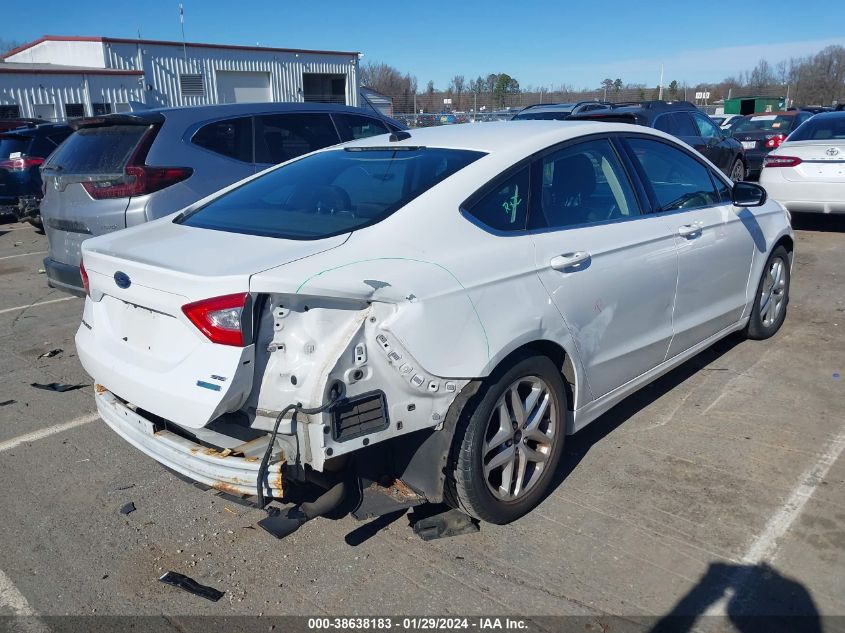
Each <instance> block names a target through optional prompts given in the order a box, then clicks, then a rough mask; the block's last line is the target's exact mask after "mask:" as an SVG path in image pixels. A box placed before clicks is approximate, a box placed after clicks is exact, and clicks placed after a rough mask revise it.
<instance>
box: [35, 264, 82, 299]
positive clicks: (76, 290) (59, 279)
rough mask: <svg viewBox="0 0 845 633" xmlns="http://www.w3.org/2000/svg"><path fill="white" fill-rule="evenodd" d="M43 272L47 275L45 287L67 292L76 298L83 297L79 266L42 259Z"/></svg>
mask: <svg viewBox="0 0 845 633" xmlns="http://www.w3.org/2000/svg"><path fill="white" fill-rule="evenodd" d="M44 271H45V272H46V273H47V285H48V286H50V287H51V288H57V289H58V290H63V291H64V292H69V293H70V294H72V295H76V296H77V297H84V296H85V290H84V288H83V287H82V275H81V274H80V273H79V266H71V265H69V264H62V263H61V262H57V261H56V260H55V259H51V258H50V257H45V258H44Z"/></svg>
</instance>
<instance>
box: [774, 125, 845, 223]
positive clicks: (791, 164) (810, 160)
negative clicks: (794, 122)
mask: <svg viewBox="0 0 845 633" xmlns="http://www.w3.org/2000/svg"><path fill="white" fill-rule="evenodd" d="M760 184H761V185H762V186H763V187H764V188H765V189H766V191H767V192H768V194H769V196H770V197H772V198H774V199H775V200H777V201H778V202H780V203H781V204H783V205H784V206H785V207H786V208H787V209H789V211H790V212H793V213H800V212H808V213H845V112H826V113H822V114H817V115H816V116H814V117H813V118H812V119H810V120H808V121H807V122H805V123H804V124H803V125H801V127H799V128H798V129H797V130H795V131H794V132H793V133H792V134H790V135H789V136H788V137H787V139H786V141H784V142H783V143H781V145H780V147H778V148H777V149H776V150H774V151H772V152H770V153H769V155H768V156H766V158H765V159H764V160H763V170H762V171H761V172H760Z"/></svg>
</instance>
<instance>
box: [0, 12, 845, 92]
mask: <svg viewBox="0 0 845 633" xmlns="http://www.w3.org/2000/svg"><path fill="white" fill-rule="evenodd" d="M183 5H184V10H185V37H186V39H187V41H189V42H191V41H194V42H213V43H220V44H244V45H255V44H259V45H262V46H277V47H289V48H313V49H327V50H335V49H336V50H343V51H360V52H361V53H363V55H364V56H363V58H362V61H363V62H367V61H378V62H385V63H388V64H390V65H392V66H395V67H396V68H398V69H399V70H401V71H402V72H403V73H404V72H408V73H411V74H412V75H416V77H417V79H418V82H419V86H420V90H423V89H424V87H425V85H426V83H427V82H428V81H429V80H433V81H434V83H435V86H436V87H437V88H445V87H447V86H448V83H449V81H450V80H451V78H452V77H453V76H454V75H457V74H462V75H464V76H465V77H466V80H467V81H469V79H470V78H472V77H477V76H486V75H488V74H490V73H502V72H505V73H508V74H509V75H511V76H512V77H515V78H516V79H517V80H518V81H519V83H520V85H521V86H522V87H528V86H534V87H540V86H545V87H551V86H554V87H557V86H560V85H568V86H572V87H573V88H576V89H579V88H597V87H598V86H599V84H600V83H601V81H602V80H603V79H604V78H606V77H608V78H611V79H616V78H617V77H618V78H620V79H622V81H623V82H625V83H644V84H647V85H649V86H653V85H656V84H657V82H658V80H659V77H660V65H661V64H663V65H664V69H665V83H667V84H668V83H669V82H670V81H671V80H673V79H675V80H677V81H678V82H679V83H684V82H686V83H687V84H690V85H694V84H696V83H699V82H713V81H719V80H721V79H724V78H725V77H727V76H730V75H735V74H737V73H739V72H740V71H742V70H746V69H748V70H750V69H751V68H753V66H754V65H755V64H756V63H757V61H758V60H759V59H761V58H766V59H767V60H769V61H770V62H772V63H776V62H778V61H780V60H782V59H787V58H789V57H791V56H804V55H808V54H812V53H815V52H817V51H818V50H820V49H821V48H823V47H824V46H827V45H829V44H839V45H843V46H845V0H804V2H801V3H796V2H794V0H768V1H767V2H746V1H744V0H734V1H733V2H722V1H721V0H717V1H713V0H709V1H705V2H690V1H689V0H671V1H664V2H660V1H655V0H626V1H618V0H602V1H600V2H598V1H593V2H591V1H589V0H587V1H586V2H585V1H584V0H579V1H574V2H560V1H556V0H546V1H545V2H537V1H534V0H509V1H508V2H503V3H498V2H494V1H493V0H486V1H485V2H480V1H476V0H438V1H435V2H432V1H428V2H425V1H421V0H417V1H416V2H412V1H405V2H395V1H394V2H390V3H386V2H374V1H371V0H354V1H352V0H345V1H335V0H322V1H315V0H310V1H308V2H303V1H301V0H300V1H299V2H281V1H280V2H269V1H257V0H241V1H240V2H232V1H231V0H227V1H225V2H224V1H223V0H183ZM139 31H140V33H141V37H143V38H147V39H164V40H180V39H181V31H180V25H179V2H178V0H177V1H171V0H167V1H163V0H141V1H140V2H139V1H137V0H136V1H135V2H131V3H130V2H123V1H120V0H111V1H110V2H105V1H102V0H77V1H76V2H73V3H69V2H67V0H62V1H57V0H40V1H39V2H38V8H37V10H33V9H32V5H30V4H29V3H24V2H7V3H4V7H3V10H2V19H0V39H2V40H7V41H8V40H18V41H30V40H33V39H36V38H38V37H40V36H42V35H45V34H50V35H98V36H99V35H102V36H111V37H137V36H138V32H139Z"/></svg>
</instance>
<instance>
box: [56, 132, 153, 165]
mask: <svg viewBox="0 0 845 633" xmlns="http://www.w3.org/2000/svg"><path fill="white" fill-rule="evenodd" d="M148 129H149V127H148V126H144V125H113V126H108V127H95V128H84V129H81V130H78V131H77V132H76V133H74V134H72V135H71V136H70V138H68V139H67V140H66V141H65V142H64V143H62V144H61V146H59V149H57V150H56V151H55V152H54V153H53V155H52V156H51V157H50V160H49V161H48V163H49V164H50V165H51V166H53V167H60V168H61V169H62V171H63V172H64V173H73V174H80V173H82V174H115V173H120V172H122V171H123V168H124V166H125V165H126V163H127V162H128V161H129V158H130V157H131V156H132V153H133V152H134V151H135V148H136V147H137V146H138V143H139V142H140V141H141V138H142V137H143V136H144V133H145V132H146V131H147V130H148Z"/></svg>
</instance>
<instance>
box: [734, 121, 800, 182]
mask: <svg viewBox="0 0 845 633" xmlns="http://www.w3.org/2000/svg"><path fill="white" fill-rule="evenodd" d="M812 116H813V113H812V112H807V111H804V110H789V111H787V112H760V113H759V114H749V115H747V116H745V117H743V118H742V120H741V121H740V122H739V123H738V124H737V125H736V127H734V129H733V137H734V138H735V139H736V140H737V141H739V142H740V143H742V147H743V148H744V149H745V160H746V163H747V164H748V174H749V175H750V176H759V175H760V170H761V169H762V168H763V159H764V158H765V157H766V154H768V153H769V152H771V151H772V150H773V149H776V148H778V147H780V144H781V143H783V142H784V141H785V140H786V137H787V136H789V135H790V133H791V132H792V131H794V130H796V129H798V126H799V125H801V124H802V123H803V122H804V121H806V120H807V119H810V118H811V117H812Z"/></svg>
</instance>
